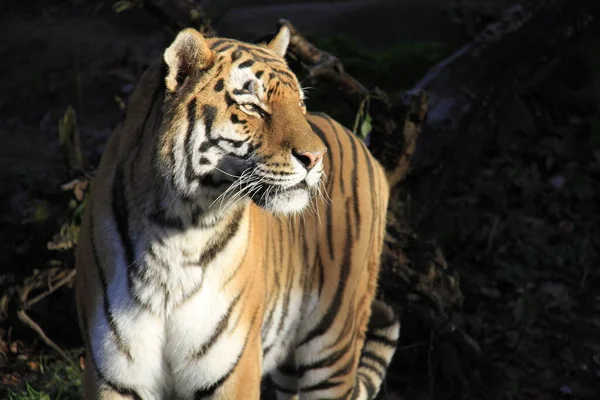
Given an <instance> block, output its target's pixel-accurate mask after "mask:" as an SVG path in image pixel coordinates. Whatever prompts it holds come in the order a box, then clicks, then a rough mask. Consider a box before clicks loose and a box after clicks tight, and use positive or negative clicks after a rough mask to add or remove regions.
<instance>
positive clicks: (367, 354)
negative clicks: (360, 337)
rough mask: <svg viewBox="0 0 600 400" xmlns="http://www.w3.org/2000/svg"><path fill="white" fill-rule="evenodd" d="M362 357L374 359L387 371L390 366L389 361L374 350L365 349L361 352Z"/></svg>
mask: <svg viewBox="0 0 600 400" xmlns="http://www.w3.org/2000/svg"><path fill="white" fill-rule="evenodd" d="M360 358H364V359H367V360H371V361H374V362H375V363H377V364H379V365H381V368H383V370H384V371H385V370H386V369H387V367H388V362H387V361H386V360H385V359H384V358H383V357H381V356H379V355H378V354H375V353H373V352H372V351H368V350H363V351H362V352H361V353H360Z"/></svg>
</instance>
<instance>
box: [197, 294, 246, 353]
mask: <svg viewBox="0 0 600 400" xmlns="http://www.w3.org/2000/svg"><path fill="white" fill-rule="evenodd" d="M245 289H246V287H245V286H244V288H243V289H242V291H241V292H240V293H239V294H238V295H237V296H236V297H235V298H234V299H233V301H232V302H231V304H230V305H229V307H228V308H227V311H225V314H223V316H222V317H221V319H220V320H219V322H218V323H217V328H216V329H215V331H214V332H213V334H212V335H211V336H210V338H208V340H207V341H206V342H205V343H203V344H202V346H200V348H199V349H198V350H196V352H194V355H193V357H194V358H196V359H198V358H201V357H203V356H204V355H205V354H206V352H207V351H208V350H210V348H211V347H212V346H214V344H215V343H216V342H217V340H219V337H221V335H222V334H223V332H225V329H226V328H227V324H228V322H229V318H231V313H232V312H233V309H234V308H235V306H236V305H237V304H238V302H239V301H240V298H241V297H242V293H244V290H245Z"/></svg>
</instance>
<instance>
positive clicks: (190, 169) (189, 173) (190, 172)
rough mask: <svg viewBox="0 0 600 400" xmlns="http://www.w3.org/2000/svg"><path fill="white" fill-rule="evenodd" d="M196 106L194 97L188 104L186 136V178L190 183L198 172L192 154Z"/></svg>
mask: <svg viewBox="0 0 600 400" xmlns="http://www.w3.org/2000/svg"><path fill="white" fill-rule="evenodd" d="M196 107H197V99H196V98H195V97H194V98H193V99H192V100H191V101H190V102H189V103H188V105H187V120H188V129H187V135H186V137H185V153H186V163H185V179H186V180H187V183H188V184H191V183H192V182H193V181H194V180H195V179H196V174H195V173H194V162H193V158H192V155H193V154H194V148H193V144H194V137H193V136H194V135H193V133H194V127H195V126H196Z"/></svg>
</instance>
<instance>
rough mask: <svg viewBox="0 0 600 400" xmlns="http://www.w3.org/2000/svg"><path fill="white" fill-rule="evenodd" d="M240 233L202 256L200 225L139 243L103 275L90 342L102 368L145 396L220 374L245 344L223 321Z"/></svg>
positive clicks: (186, 391)
mask: <svg viewBox="0 0 600 400" xmlns="http://www.w3.org/2000/svg"><path fill="white" fill-rule="evenodd" d="M243 240H244V238H243V237H232V238H231V239H230V241H229V242H228V243H227V244H225V245H224V246H223V249H222V250H223V251H221V252H219V253H218V254H215V255H214V256H211V257H209V259H207V258H206V256H204V258H203V261H202V262H198V261H200V260H201V259H202V257H203V256H202V255H203V254H205V253H206V252H207V251H208V252H211V251H212V250H211V247H210V243H211V241H210V240H207V238H206V236H205V233H204V232H197V234H196V232H192V233H191V234H190V232H187V235H181V236H179V235H173V234H171V235H170V236H169V237H162V238H160V240H152V241H149V242H148V244H147V245H144V246H140V247H141V248H144V249H145V251H144V252H141V254H140V256H139V258H138V259H139V261H138V262H137V263H136V264H135V265H132V266H129V267H127V266H125V265H122V268H119V269H118V270H119V271H122V272H121V274H120V275H118V276H115V277H114V279H113V280H111V281H110V282H109V284H108V287H107V292H108V294H109V297H110V301H109V305H108V307H102V306H100V307H98V309H97V319H96V321H97V322H96V323H95V324H94V327H93V328H92V329H93V331H92V340H93V344H92V347H93V351H94V353H95V355H96V362H97V363H98V366H99V368H100V370H101V372H102V373H103V374H104V375H105V376H106V377H107V378H108V379H109V380H110V381H111V382H115V383H116V384H119V385H120V386H122V387H125V388H134V389H135V390H137V391H138V392H139V393H140V395H141V396H142V397H143V398H150V399H152V398H165V397H173V396H174V397H175V398H189V397H191V396H193V393H194V392H195V391H197V390H199V388H201V387H203V386H206V385H209V384H211V383H214V382H215V381H217V380H218V379H220V378H221V377H222V376H223V375H224V374H226V373H227V371H228V370H229V369H230V368H231V366H232V365H234V364H235V362H236V360H237V359H238V357H239V355H240V354H241V352H242V349H243V347H244V339H245V335H244V332H243V331H242V330H239V329H237V330H236V329H233V327H232V325H230V324H229V323H228V320H229V319H234V318H235V317H237V315H238V311H237V310H236V309H232V302H233V301H234V300H235V290H231V288H228V287H227V285H226V282H227V279H228V277H229V276H228V274H229V272H230V271H231V269H232V266H235V265H236V263H237V262H238V260H239V254H238V253H239V251H237V249H239V248H240V247H242V246H241V245H242V244H243ZM207 244H208V246H207ZM125 271H126V272H125Z"/></svg>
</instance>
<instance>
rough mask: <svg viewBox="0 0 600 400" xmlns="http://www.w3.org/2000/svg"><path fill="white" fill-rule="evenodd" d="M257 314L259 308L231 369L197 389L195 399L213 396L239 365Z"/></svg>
mask: <svg viewBox="0 0 600 400" xmlns="http://www.w3.org/2000/svg"><path fill="white" fill-rule="evenodd" d="M257 314H258V309H257V310H256V311H255V312H254V315H253V316H252V320H251V321H250V328H249V329H248V333H247V335H246V339H245V340H244V346H243V347H242V351H240V354H238V357H237V359H236V360H235V363H233V366H232V367H231V369H230V370H229V371H227V372H226V373H225V375H223V376H222V377H221V378H220V379H219V380H217V381H216V382H215V383H213V384H211V385H209V386H208V387H206V388H204V389H201V390H198V391H196V393H195V395H194V399H195V400H200V399H202V398H204V397H209V396H212V395H213V394H214V393H215V392H216V391H217V389H219V388H220V387H221V386H222V385H223V383H225V381H226V380H227V379H228V378H229V377H230V376H231V374H232V373H233V371H234V370H235V368H236V367H237V365H238V363H239V362H240V359H241V358H242V354H244V351H245V350H246V346H247V345H248V340H249V339H250V334H251V332H252V326H253V325H254V321H255V320H256V316H257Z"/></svg>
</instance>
